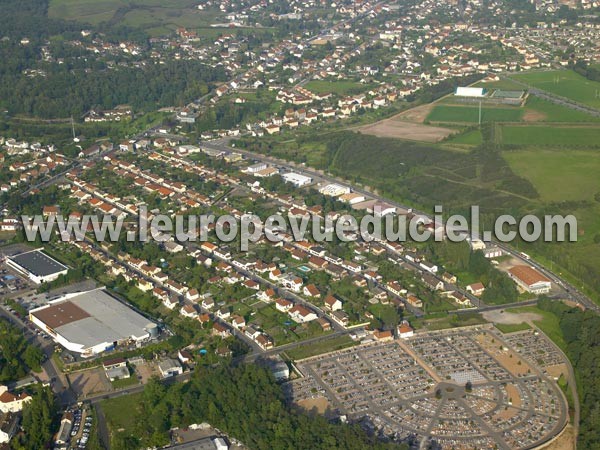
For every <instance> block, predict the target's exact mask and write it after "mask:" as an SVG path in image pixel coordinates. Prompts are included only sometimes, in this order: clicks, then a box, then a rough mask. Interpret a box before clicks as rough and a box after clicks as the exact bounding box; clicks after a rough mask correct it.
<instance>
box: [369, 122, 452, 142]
mask: <svg viewBox="0 0 600 450" xmlns="http://www.w3.org/2000/svg"><path fill="white" fill-rule="evenodd" d="M358 131H360V132H361V133H363V134H369V135H372V136H377V137H384V138H386V137H387V138H397V139H409V140H412V141H424V142H439V141H441V140H442V139H445V138H447V137H448V136H450V135H451V134H452V133H454V132H455V131H454V130H451V129H450V128H443V127H434V126H430V125H423V124H422V123H412V122H406V121H404V120H402V119H399V118H398V117H397V116H394V117H390V118H389V119H384V120H382V121H380V122H376V123H372V124H369V125H365V126H363V127H360V128H358Z"/></svg>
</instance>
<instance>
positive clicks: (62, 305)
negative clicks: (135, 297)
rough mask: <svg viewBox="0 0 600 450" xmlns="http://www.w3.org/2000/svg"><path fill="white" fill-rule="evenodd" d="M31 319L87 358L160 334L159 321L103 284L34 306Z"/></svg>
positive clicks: (56, 338) (65, 345)
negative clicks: (112, 294)
mask: <svg viewBox="0 0 600 450" xmlns="http://www.w3.org/2000/svg"><path fill="white" fill-rule="evenodd" d="M29 319H30V320H31V321H32V322H33V323H34V324H35V325H37V326H38V327H39V328H40V329H42V330H43V331H45V332H46V333H48V334H50V335H51V336H52V337H53V338H54V340H55V341H56V342H57V343H59V344H60V345H62V346H63V347H65V348H66V349H67V350H69V351H72V352H75V353H79V354H80V355H81V356H82V357H84V358H89V357H92V356H95V355H97V354H99V353H102V352H105V351H107V350H112V349H114V348H115V347H118V346H122V345H127V344H133V343H135V344H140V343H142V342H144V341H146V340H149V339H152V338H155V337H157V335H158V329H157V326H156V324H154V323H152V322H150V321H149V320H148V319H147V318H145V317H144V316H142V315H141V314H139V313H137V312H136V311H134V310H133V309H131V308H129V307H128V306H127V305H125V304H124V303H122V302H120V301H119V300H117V299H115V298H114V297H112V296H111V295H109V294H108V293H107V292H106V291H105V290H104V288H99V289H94V290H91V291H87V292H78V293H73V294H67V295H65V296H63V297H61V298H59V299H57V300H54V301H52V302H50V303H49V304H47V305H44V306H42V307H39V308H36V309H32V310H31V311H30V312H29Z"/></svg>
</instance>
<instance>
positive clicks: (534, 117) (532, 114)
mask: <svg viewBox="0 0 600 450" xmlns="http://www.w3.org/2000/svg"><path fill="white" fill-rule="evenodd" d="M546 117H547V116H546V114H545V113H543V112H541V111H534V110H532V109H526V110H525V112H524V113H523V120H524V121H525V122H541V121H542V120H544V119H545V118H546Z"/></svg>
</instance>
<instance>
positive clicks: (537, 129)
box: [501, 125, 600, 147]
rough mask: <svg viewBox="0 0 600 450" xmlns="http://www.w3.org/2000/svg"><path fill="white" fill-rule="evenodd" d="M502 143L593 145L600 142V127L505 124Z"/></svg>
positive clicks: (502, 128)
mask: <svg viewBox="0 0 600 450" xmlns="http://www.w3.org/2000/svg"><path fill="white" fill-rule="evenodd" d="M501 130H502V138H501V142H502V144H507V145H544V146H571V147H578V146H582V147H585V146H593V145H598V144H600V127H581V126H570V127H567V126H565V127H556V126H542V125H529V126H519V125H503V126H502V127H501Z"/></svg>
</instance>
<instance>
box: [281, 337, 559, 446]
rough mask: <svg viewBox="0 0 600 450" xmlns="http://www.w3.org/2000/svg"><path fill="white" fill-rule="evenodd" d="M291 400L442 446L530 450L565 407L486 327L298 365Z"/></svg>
mask: <svg viewBox="0 0 600 450" xmlns="http://www.w3.org/2000/svg"><path fill="white" fill-rule="evenodd" d="M297 367H298V369H299V370H300V371H301V372H302V374H303V377H301V378H299V379H297V380H295V381H292V382H289V383H288V386H287V390H288V392H289V395H290V397H291V398H292V399H293V400H294V401H295V402H302V403H305V401H306V400H307V399H317V398H321V397H324V398H326V399H327V401H328V404H329V408H330V409H329V411H328V414H329V415H337V416H342V415H345V416H347V417H348V419H349V420H351V421H355V422H361V423H365V422H368V423H369V426H370V427H373V428H375V429H377V430H378V431H380V432H383V433H385V434H386V435H388V436H390V437H392V438H394V439H396V440H409V441H412V442H414V443H426V442H429V441H435V442H437V443H438V444H440V445H441V447H442V448H449V449H450V448H465V449H466V448H469V449H486V448H489V449H493V448H502V449H518V448H523V449H524V448H531V447H534V446H536V445H538V444H540V443H542V442H544V441H547V440H548V439H550V438H551V437H553V436H554V435H556V434H558V433H559V432H560V431H561V430H562V428H563V427H564V426H565V425H566V422H567V405H566V401H565V399H564V396H563V395H562V393H561V392H560V390H559V388H558V386H557V385H556V384H555V383H554V382H553V381H552V380H551V379H549V378H548V377H547V376H546V375H545V373H544V371H543V368H540V367H537V366H536V365H535V364H534V363H533V362H532V361H529V360H527V361H526V360H525V359H523V358H521V356H520V355H519V352H517V350H516V348H515V347H513V346H512V345H511V344H510V343H509V342H508V341H505V340H504V339H503V336H502V335H501V334H500V333H495V332H494V331H493V330H491V329H489V328H483V327H482V328H480V329H463V330H461V329H456V330H446V331H440V332H430V333H420V334H417V335H415V336H414V337H412V338H409V339H407V340H401V341H394V342H390V343H384V344H382V343H377V344H368V345H364V346H361V347H354V348H350V349H346V350H341V351H337V352H333V353H329V354H325V355H320V356H317V357H313V358H309V359H306V360H303V361H299V362H297Z"/></svg>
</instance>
